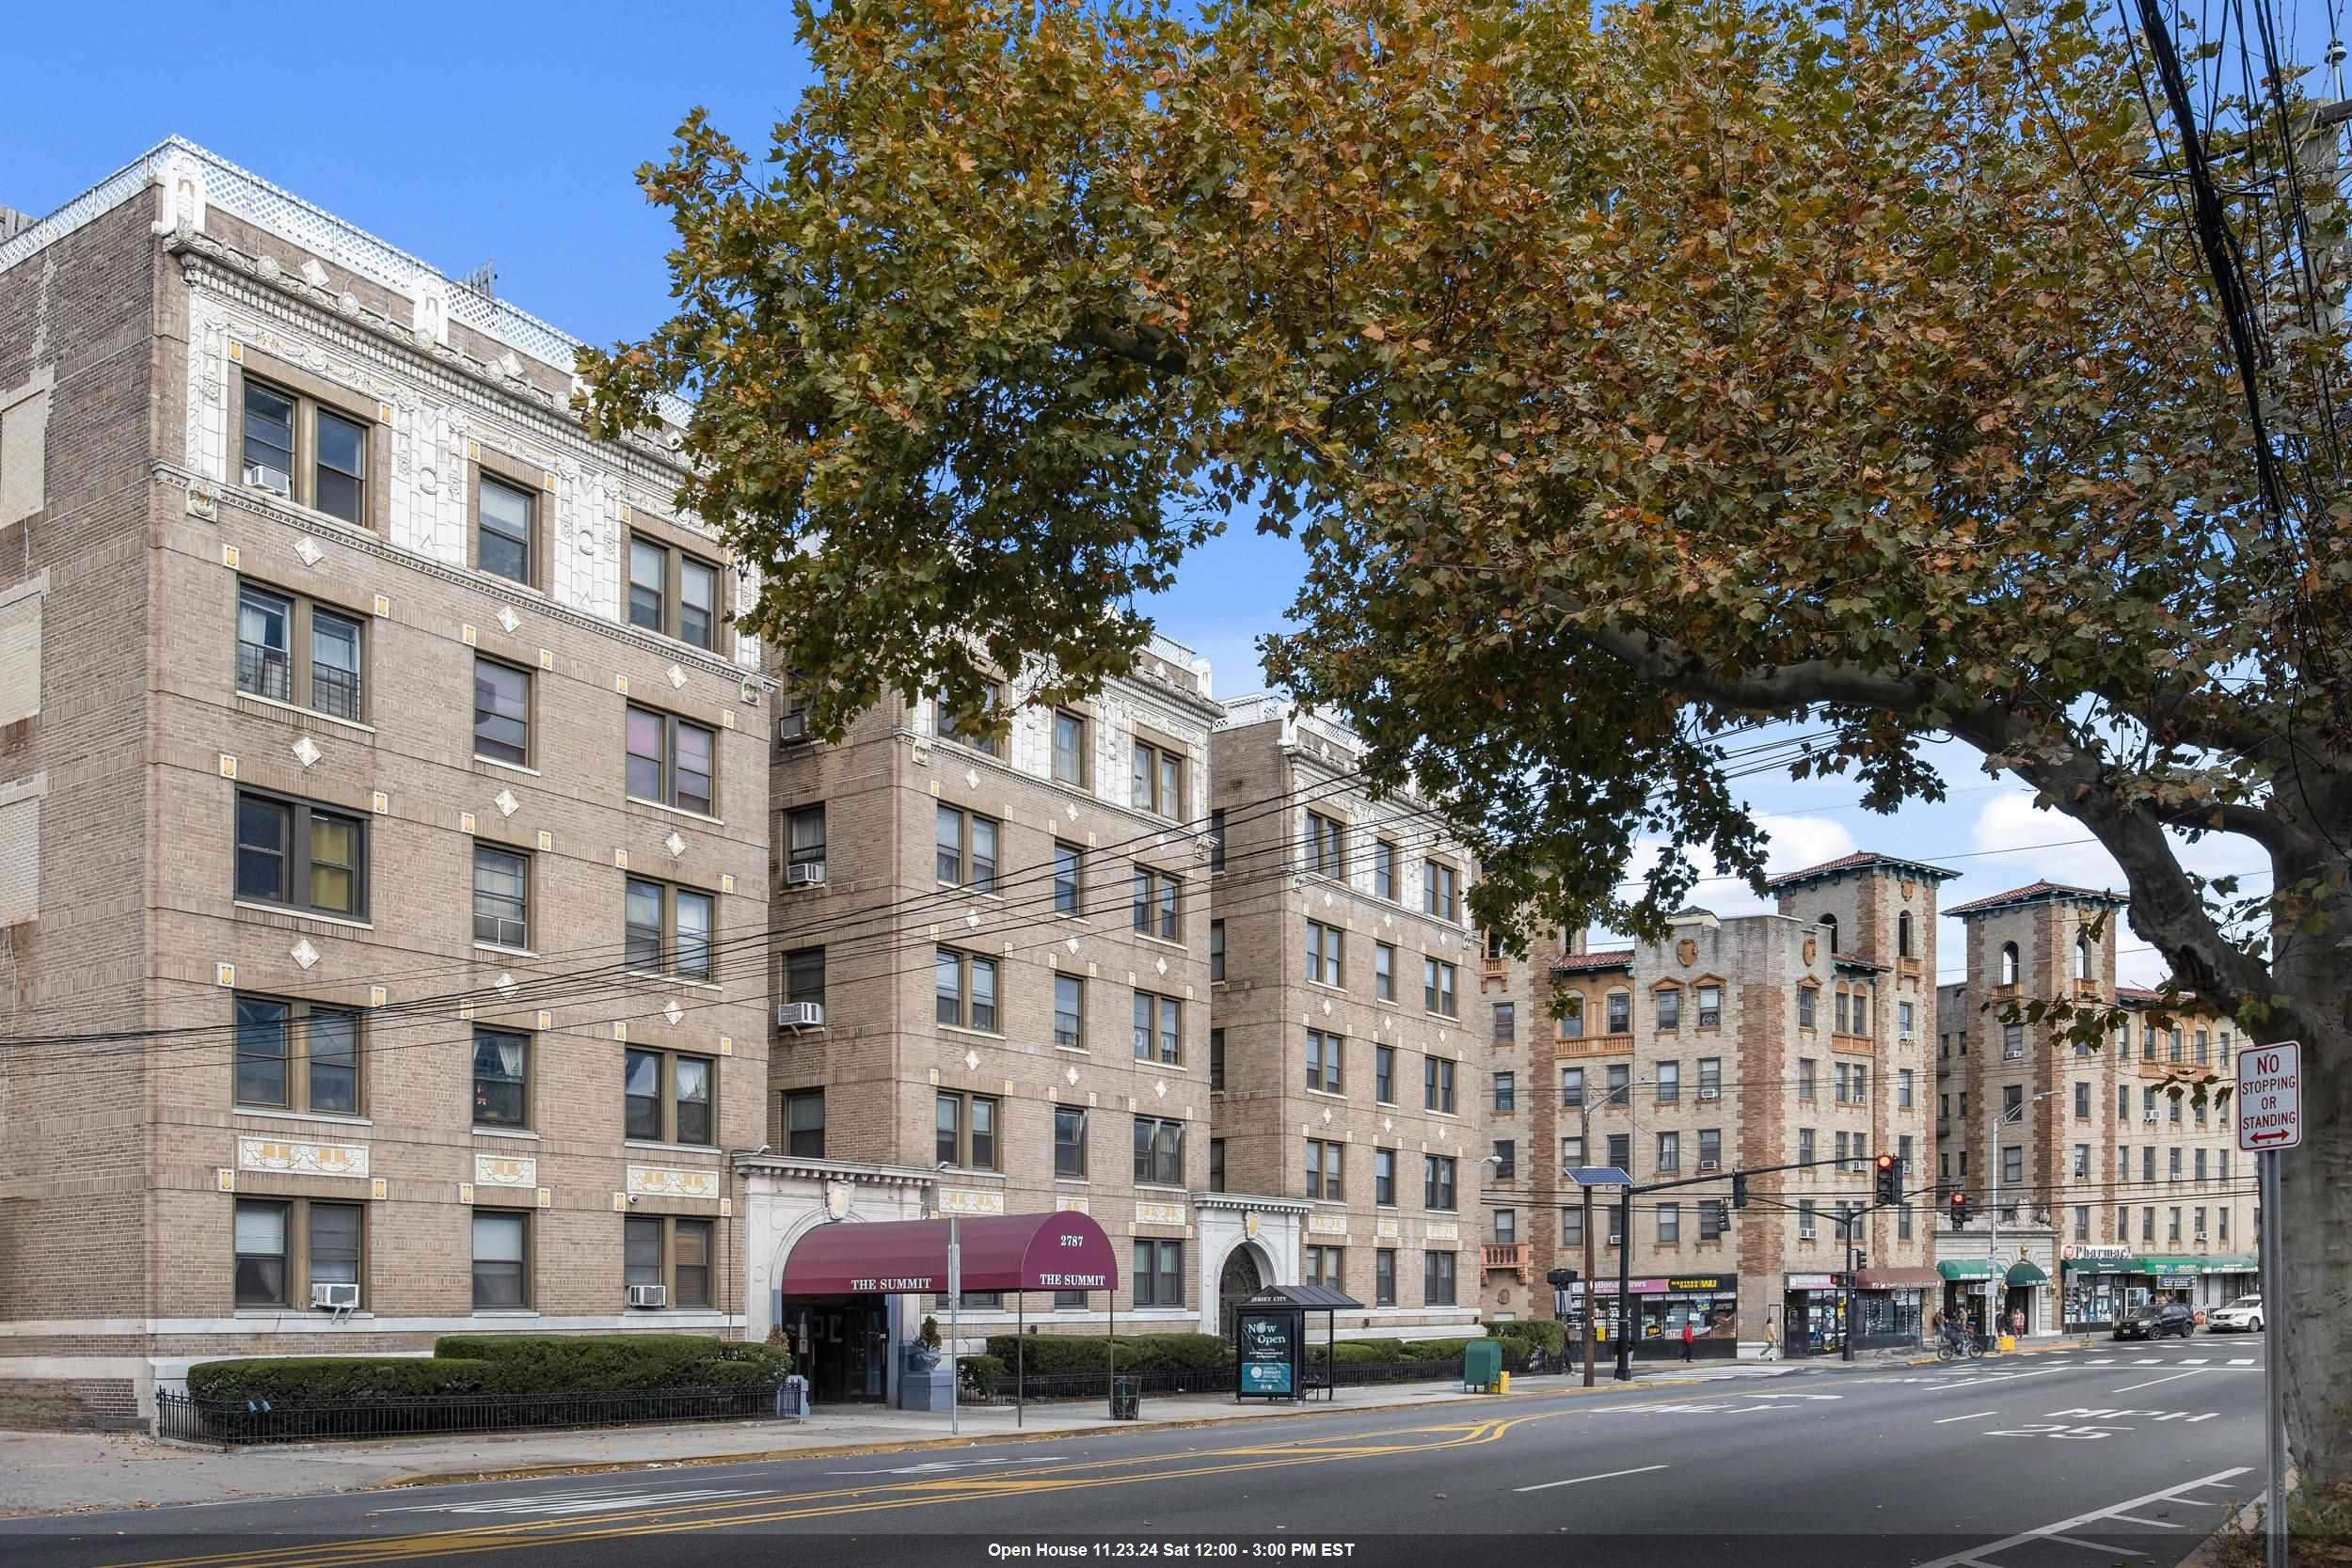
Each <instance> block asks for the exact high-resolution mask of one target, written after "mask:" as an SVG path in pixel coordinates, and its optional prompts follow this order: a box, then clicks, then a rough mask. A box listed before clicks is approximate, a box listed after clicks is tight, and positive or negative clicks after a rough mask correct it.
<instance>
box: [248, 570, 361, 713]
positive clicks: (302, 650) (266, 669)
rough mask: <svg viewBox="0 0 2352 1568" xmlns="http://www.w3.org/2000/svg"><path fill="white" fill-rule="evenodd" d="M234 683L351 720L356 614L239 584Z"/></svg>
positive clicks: (355, 701) (356, 688) (355, 697)
mask: <svg viewBox="0 0 2352 1568" xmlns="http://www.w3.org/2000/svg"><path fill="white" fill-rule="evenodd" d="M237 689H238V690H240V691H246V692H250V693H251V694H253V695H254V696H256V697H268V698H271V699H273V700H275V701H277V702H280V703H292V704H294V705H295V706H296V707H307V708H310V709H312V710H313V711H315V712H319V713H324V714H328V715H331V716H332V717H334V718H337V719H349V720H351V721H354V722H357V721H358V720H359V717H360V700H359V699H360V669H359V618H358V616H356V615H347V614H345V613H343V612H342V611H341V610H332V609H329V608H328V607H326V606H325V605H322V604H318V603H316V602H314V601H312V600H310V599H307V598H302V597H300V596H298V595H295V594H280V593H278V592H277V591H275V590H273V589H268V588H262V587H258V586H256V585H255V584H253V583H249V582H248V583H245V584H242V585H240V587H239V588H238V591H237Z"/></svg>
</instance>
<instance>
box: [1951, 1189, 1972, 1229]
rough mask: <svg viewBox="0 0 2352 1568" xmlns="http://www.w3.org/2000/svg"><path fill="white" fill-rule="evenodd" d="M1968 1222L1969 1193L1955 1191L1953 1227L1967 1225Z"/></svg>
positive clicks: (1953, 1196) (1953, 1198) (1953, 1197)
mask: <svg viewBox="0 0 2352 1568" xmlns="http://www.w3.org/2000/svg"><path fill="white" fill-rule="evenodd" d="M1967 1223H1968V1195H1967V1194H1966V1193H1954V1194H1953V1195H1952V1227H1953V1228H1954V1229H1958V1228H1960V1227H1963V1226H1965V1225H1966V1224H1967Z"/></svg>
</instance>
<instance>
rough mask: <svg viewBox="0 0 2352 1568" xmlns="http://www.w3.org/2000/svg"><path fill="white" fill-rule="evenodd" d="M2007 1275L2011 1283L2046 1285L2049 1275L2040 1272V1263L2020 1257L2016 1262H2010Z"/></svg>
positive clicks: (2048, 1281)
mask: <svg viewBox="0 0 2352 1568" xmlns="http://www.w3.org/2000/svg"><path fill="white" fill-rule="evenodd" d="M2007 1277H2008V1279H2009V1282H2010V1284H2011V1285H2047V1284H2048V1283H2050V1276H2049V1275H2046V1274H2043V1273H2042V1265H2041V1264H2039V1263H2037V1262H2034V1261H2033V1260H2032V1259H2027V1258H2020V1259H2018V1260H2017V1261H2016V1262H2014V1263H2011V1264H2010V1266H2009V1275H2008V1276H2007Z"/></svg>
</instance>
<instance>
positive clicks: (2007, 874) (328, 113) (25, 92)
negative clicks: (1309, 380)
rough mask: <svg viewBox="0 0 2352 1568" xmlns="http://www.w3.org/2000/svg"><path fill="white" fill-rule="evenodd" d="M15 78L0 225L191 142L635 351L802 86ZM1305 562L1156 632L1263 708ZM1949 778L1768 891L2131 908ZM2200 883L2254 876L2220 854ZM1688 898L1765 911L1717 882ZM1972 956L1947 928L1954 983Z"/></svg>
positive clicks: (335, 67)
mask: <svg viewBox="0 0 2352 1568" xmlns="http://www.w3.org/2000/svg"><path fill="white" fill-rule="evenodd" d="M657 19H658V20H657ZM2311 53H2314V54H2315V53H2316V50H2315V49H2314V50H2312V51H2311ZM0 57H5V58H8V59H11V60H14V61H16V62H17V70H16V71H15V72H14V73H13V74H12V77H11V80H10V82H9V85H8V92H7V93H6V94H5V95H0V206H9V207H16V208H20V209H24V210H25V211H29V212H33V213H36V214H39V213H45V212H48V211H50V210H51V209H53V208H56V207H57V206H59V205H61V204H62V203H63V202H64V201H66V200H67V199H68V198H71V197H72V195H73V194H74V193H76V192H77V191H79V190H81V189H83V188H84V187H86V186H87V185H90V184H92V183H94V182H97V181H98V180H99V179H100V178H101V177H102V176H103V175H104V174H106V173H108V172H110V171H111V170H113V169H115V168H117V167H119V166H121V165H122V164H124V163H126V162H128V161H129V160H130V159H131V158H132V157H133V156H134V155H135V154H136V153H138V152H140V151H142V150H145V149H146V148H148V147H150V146H151V145H152V144H153V143H155V142H156V141H158V140H160V139H161V138H162V137H164V136H165V135H169V134H173V133H177V134H179V135H183V136H186V137H188V138H189V139H190V140H192V141H196V142H199V143H201V144H202V145H204V146H206V147H209V148H211V149H212V150H214V151H215V152H218V153H219V154H221V155H222V156H224V157H226V158H228V159H230V160H231V161H232V162H235V163H238V164H242V165H244V166H246V167H247V168H250V169H252V170H253V171H254V172H255V173H257V174H260V175H262V177H263V178H265V179H268V180H270V181H272V182H276V183H278V184H279V185H282V186H285V187H286V188H287V189H290V190H293V191H294V192H296V193H298V194H300V195H302V196H304V197H305V198H309V199H310V200H312V201H314V202H317V203H318V204H319V205H321V206H324V207H326V208H327V209H329V210H330V211H332V212H335V213H337V214H340V215H342V216H343V217H345V218H347V219H349V220H350V221H352V222H354V223H357V224H358V225H360V226H361V227H363V228H365V229H368V230H372V231H373V232H374V233H376V234H378V235H381V236H382V237H383V238H385V239H387V240H389V241H390V242H391V243H392V244H394V245H399V246H401V247H402V248H404V249H406V250H409V251H412V252H414V253H416V254H417V255H420V256H422V257H424V258H425V259H426V260H427V261H432V262H433V263H434V264H435V265H437V266H438V267H440V268H442V269H443V270H445V271H448V272H452V273H462V272H465V271H468V270H469V269H471V268H473V267H474V266H477V265H479V264H480V263H482V262H484V261H494V262H495V263H496V265H497V267H498V273H499V290H500V292H501V293H502V294H505V295H506V296H508V297H510V298H512V299H514V300H515V301H516V303H518V304H520V305H521V306H523V308H524V309H529V310H531V311H532V312H533V313H534V314H537V315H539V316H542V317H544V318H545V319H547V320H548V321H551V322H553V323H555V324H556V325H560V326H562V327H564V328H565V329H566V330H567V331H570V332H572V333H574V334H575V335H577V336H579V337H581V338H584V339H587V340H588V341H592V342H606V341H613V340H616V339H620V338H624V337H629V336H634V335H637V334H639V333H642V332H643V331H644V330H645V329H646V328H647V327H648V326H650V325H652V324H653V323H654V322H655V321H657V320H659V319H660V314H661V313H662V311H663V309H665V306H666V302H667V288H666V281H665V275H664V272H663V268H662V261H661V258H662V253H663V250H664V248H665V245H666V242H667V237H668V230H667V227H666V226H665V225H664V224H663V223H662V222H661V221H660V217H659V215H658V214H656V212H655V211H654V210H653V209H652V208H650V207H648V206H647V205H646V203H645V201H644V197H643V196H642V195H641V194H640V193H639V191H638V190H637V188H636V185H635V183H634V182H633V180H632V178H631V173H632V171H633V170H634V169H635V168H636V167H637V166H638V165H639V164H641V163H643V162H644V161H646V160H648V159H652V158H658V157H659V156H660V154H661V153H662V151H663V150H664V149H665V148H666V147H667V146H668V145H669V135H670V132H671V131H672V130H673V129H674V128H675V125H676V124H677V122H678V120H679V119H680V118H682V117H683V115H684V114H685V113H686V111H687V110H688V109H689V108H691V107H692V106H693V105H695V104H698V103H699V104H703V105H706V106H707V107H708V108H709V109H710V111H711V113H712V116H713V118H714V119H715V120H716V122H717V123H718V124H720V125H721V126H723V128H725V129H727V130H729V131H731V132H732V133H734V134H735V135H737V136H738V137H739V139H741V140H744V141H747V142H750V143H753V144H761V143H764V141H765V138H766V135H767V131H768V127H769V126H770V125H771V123H772V122H773V121H774V120H775V119H779V118H781V117H782V116H783V115H785V114H786V113H787V112H788V111H789V109H790V107H791V105H792V103H793V102H794V101H795V100H796V99H797V97H798V95H799V92H800V90H801V88H802V87H803V85H804V84H805V82H806V81H807V71H806V67H805V64H804V62H803V60H802V58H801V56H800V54H799V52H798V49H797V47H796V46H795V44H794V42H793V39H792V24H791V16H790V12H789V10H788V8H787V7H785V6H783V5H779V4H772V3H771V4H762V5H755V6H729V5H723V4H707V5H694V6H675V7H662V8H654V9H651V10H649V9H648V8H644V7H643V6H642V5H634V6H622V5H613V4H605V3H582V4H571V5H567V6H564V7H563V8H560V9H557V8H538V7H529V8H526V7H518V6H513V5H498V4H489V5H474V6H469V7H463V8H460V7H451V6H440V5H435V4H429V3H417V4H411V5H408V6H405V7H399V8H389V9H383V8H379V9H375V10H359V11H353V10H349V9H344V10H340V11H338V10H333V9H328V8H309V9H305V8H300V7H288V6H285V5H282V4H280V5H272V6H267V7H263V6H255V5H248V4H241V3H240V4H217V5H214V6H211V7H208V8H203V9H202V11H201V12H200V13H198V12H192V11H191V10H190V9H189V8H186V7H184V6H170V7H167V6H161V5H149V6H135V5H104V4H75V5H70V6H69V5H48V6H32V5H20V6H16V7H14V8H8V9H7V10H6V12H5V14H0ZM1301 562H1302V557H1301V555H1300V553H1299V550H1298V548H1297V546H1295V545H1294V544H1292V543H1290V542H1289V541H1287V540H1280V539H1272V538H1265V537H1262V536H1260V535H1258V534H1257V533H1255V532H1254V531H1252V530H1250V529H1249V528H1248V526H1247V524H1243V525H1240V526H1237V527H1236V528H1234V529H1232V530H1231V531H1228V532H1227V533H1226V535H1225V536H1224V537H1222V538H1221V539H1219V540H1217V541H1216V542H1215V543H1213V544H1212V545H1211V546H1208V547H1207V548H1206V549H1204V550H1203V551H1201V552H1200V554H1199V555H1197V556H1196V557H1195V558H1194V559H1193V560H1192V561H1191V562H1188V563H1187V565H1186V566H1185V568H1184V573H1183V576H1182V579H1181V581H1180V582H1179V583H1178V585H1177V587H1176V588H1175V589H1174V590H1173V591H1172V592H1170V593H1169V594H1166V595H1165V596H1164V597H1163V598H1162V599H1161V600H1160V601H1159V602H1158V603H1157V604H1156V605H1155V606H1154V607H1153V608H1154V611H1155V613H1156V614H1158V616H1159V617H1160V619H1161V622H1162V624H1163V626H1164V627H1165V629H1166V630H1167V631H1168V633H1169V635H1171V636H1173V637H1175V638H1177V639H1179V640H1180V641H1185V642H1188V643H1191V644H1192V645H1193V646H1195V647H1196V648H1198V649H1200V651H1201V652H1202V653H1204V654H1206V655H1207V656H1208V657H1210V658H1211V659H1212V660H1213V661H1214V663H1215V666H1216V688H1217V689H1218V691H1219V692H1220V693H1221V694H1223V695H1226V696H1233V695H1238V694H1239V693H1241V692H1244V691H1247V690H1251V689H1256V688H1257V687H1258V686H1259V685H1260V684H1261V681H1260V677H1259V675H1258V673H1257V668H1256V662H1257V661H1256V657H1255V656H1254V654H1253V653H1252V651H1251V644H1252V642H1253V640H1254V639H1255V637H1256V636H1257V635H1258V634H1259V633H1261V632H1263V631H1264V630H1266V629H1267V628H1269V627H1271V626H1273V625H1275V623H1276V622H1277V620H1278V619H1279V616H1280V615H1281V613H1282V612H1283V610H1285V609H1286V608H1287V607H1288V605H1289V603H1290V599H1291V595H1292V593H1293V591H1294V589H1295V586H1296V583H1297V580H1298V577H1299V572H1300V566H1301ZM1936 754H1937V757H1938V761H1939V764H1940V765H1941V766H1942V767H1943V768H1944V770H1945V773H1946V777H1947V781H1948V782H1949V784H1950V785H1951V787H1952V789H1953V790H1954V791H1955V793H1954V795H1953V796H1952V798H1951V799H1950V800H1947V801H1946V802H1944V803H1942V804H1939V805H1933V806H1915V807H1911V808H1907V809H1906V810H1904V811H1903V812H1902V813H1901V815H1900V816H1899V817H1898V818H1894V819H1888V818H1884V817H1879V816H1872V815H1871V814H1869V813H1867V812H1865V811H1863V810H1861V809H1860V808H1859V807H1858V806H1857V805H1856V804H1855V802H1856V800H1857V799H1858V797H1859V794H1860V791H1859V790H1858V789H1857V788H1855V787H1854V786H1853V785H1852V784H1850V783H1847V782H1844V781H1841V780H1836V779H1832V780H1824V781H1810V782H1807V783H1804V784H1796V783H1789V782H1786V781H1774V780H1772V779H1769V778H1758V779H1756V780H1753V781H1750V784H1751V787H1752V794H1751V796H1750V799H1751V800H1752V801H1753V802H1754V803H1755V805H1756V807H1757V808H1758V809H1759V810H1761V811H1763V812H1765V813H1768V814H1770V819H1769V823H1768V825H1769V826H1770V827H1771V829H1772V832H1773V838H1774V846H1775V853H1774V856H1773V860H1774V869H1776V870H1778V869H1793V868H1794V867H1796V866H1799V865H1803V864H1807V863H1813V862H1816V861H1820V860H1824V859H1828V858H1831V857H1833V856H1836V855H1839V854H1843V853H1846V852H1847V851H1849V850H1851V849H1853V848H1855V847H1863V848H1876V849H1886V850H1891V851H1895V852H1899V853H1901V854H1905V855H1910V856H1916V857H1920V858H1926V859H1943V858H1947V857H1950V858H1952V859H1951V863H1952V865H1953V867H1954V868H1955V869H1957V870H1961V871H1962V872H1963V876H1962V877H1961V879H1959V880H1957V881H1954V882H1951V883H1947V885H1946V888H1945V891H1944V901H1945V902H1946V903H1947V905H1948V904H1953V903H1958V902H1960V901H1962V900H1963V899H1967V898H1974V897H1979V896H1982V895H1986V894H1990V893H1995V892H1998V891H2001V890H2002V889H2004V888H2009V887H2012V886H2016V885H2018V884H2020V883H2024V882H2028V881H2031V880H2033V879H2036V878H2037V877H2047V878H2049V879H2052V880H2054V881H2074V882H2084V883H2089V884H2091V885H2097V886H2106V885H2120V882H2121V879H2120V877H2119V876H2118V874H2117V872H2116V870H2115V868H2114V865H2113V863H2112V862H2110V861H2108V860H2107V858H2106V855H2105V854H2104V853H2103V852H2101V851H2099V850H2098V849H2097V847H2095V846H2092V845H2088V844H2082V843H2070V842H2067V841H2073V840H2080V839H2081V838H2083V836H2084V835H2083V833H2082V832H2081V831H2080V830H2079V829H2077V828H2076V827H2075V825H2074V823H2072V822H2070V821H2068V820H2067V819H2065V818H2063V817H2060V816H2055V815H2053V814H2051V813H2047V812H2036V811H2034V810H2032V809H2031V805H2030V800H2029V799H2028V798H2027V796H2026V794H2025V793H2024V792H2022V791H2020V790H2019V789H2017V788H2016V787H2015V785H2014V784H2013V781H2002V782H1996V781H1993V780H1990V779H1988V778H1986V777H1985V775H1984V774H1983V773H1982V772H1981V771H1980V769H1979V767H1978V764H1977V760H1976V758H1975V755H1974V753H1972V752H1967V751H1966V750H1965V749H1963V748H1960V747H1957V746H1946V747H1942V748H1939V749H1938V750H1937V753H1936ZM2037 846H2043V847H2037ZM2195 863H2197V864H2199V865H2200V866H2201V868H2203V869H2207V870H2209V871H2218V870H2222V869H2231V868H2243V867H2249V866H2252V865H2254V864H2257V863H2258V862H2256V861H2255V860H2254V859H2253V857H2252V856H2251V855H2249V854H2247V853H2245V852H2243V851H2235V852H2232V851H2231V850H2221V851H2215V850H2213V849H2211V848H2207V849H2206V850H2205V851H2204V852H2202V853H2199V854H2197V855H2196V856H2195ZM1698 897H1699V902H1701V903H1703V904H1706V905H1708V907H1711V908H1714V909H1716V910H1718V911H1721V912H1724V913H1731V912H1735V911H1745V910H1748V909H1751V908H1755V907H1756V902H1755V900H1753V899H1752V898H1751V897H1749V895H1747V894H1746V892H1745V891H1744V889H1741V888H1739V887H1738V886H1737V885H1736V884H1731V883H1728V882H1718V883H1713V884H1710V885H1708V886H1704V887H1702V888H1701V889H1700V890H1699V895H1698ZM1960 934H1961V933H1960V930H1959V927H1958V925H1957V923H1954V922H1949V921H1947V922H1945V923H1944V930H1943V937H1944V941H1943V943H1942V951H1941V953H1940V955H1939V958H1940V966H1941V967H1942V968H1943V969H1944V970H1945V971H1946V972H1947V973H1946V978H1954V977H1957V974H1958V965H1959V960H1960V958H1961V956H1962V949H1961V948H1960V946H1959V945H1958V943H1959V940H1960ZM2140 946H2141V944H2140V943H2139V942H2137V939H2133V940H2131V941H2130V942H2127V943H2126V952H2125V955H2124V958H2123V960H2122V961H2123V966H2124V973H2125V976H2126V978H2127V979H2136V980H2139V981H2141V982H2147V981H2150V980H2153V977H2154V975H2155V974H2157V973H2158V968H2157V966H2156V964H2155V960H2154V958H2153V955H2152V954H2149V953H2147V952H2145V951H2139V952H2133V951H2130V949H2134V948H2138V947H2140Z"/></svg>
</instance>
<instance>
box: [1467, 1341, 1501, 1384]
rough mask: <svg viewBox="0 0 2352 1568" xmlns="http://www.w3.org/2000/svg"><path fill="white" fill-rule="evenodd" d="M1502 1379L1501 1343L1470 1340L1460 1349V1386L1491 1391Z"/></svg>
mask: <svg viewBox="0 0 2352 1568" xmlns="http://www.w3.org/2000/svg"><path fill="white" fill-rule="evenodd" d="M1501 1381H1502V1340H1500V1339H1472V1340H1471V1341H1470V1343H1469V1344H1467V1345H1464V1346H1463V1347H1462V1386H1463V1387H1464V1388H1466V1389H1480V1390H1485V1389H1491V1388H1493V1387H1494V1386H1496V1385H1497V1384H1498V1383H1500V1382H1501Z"/></svg>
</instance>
